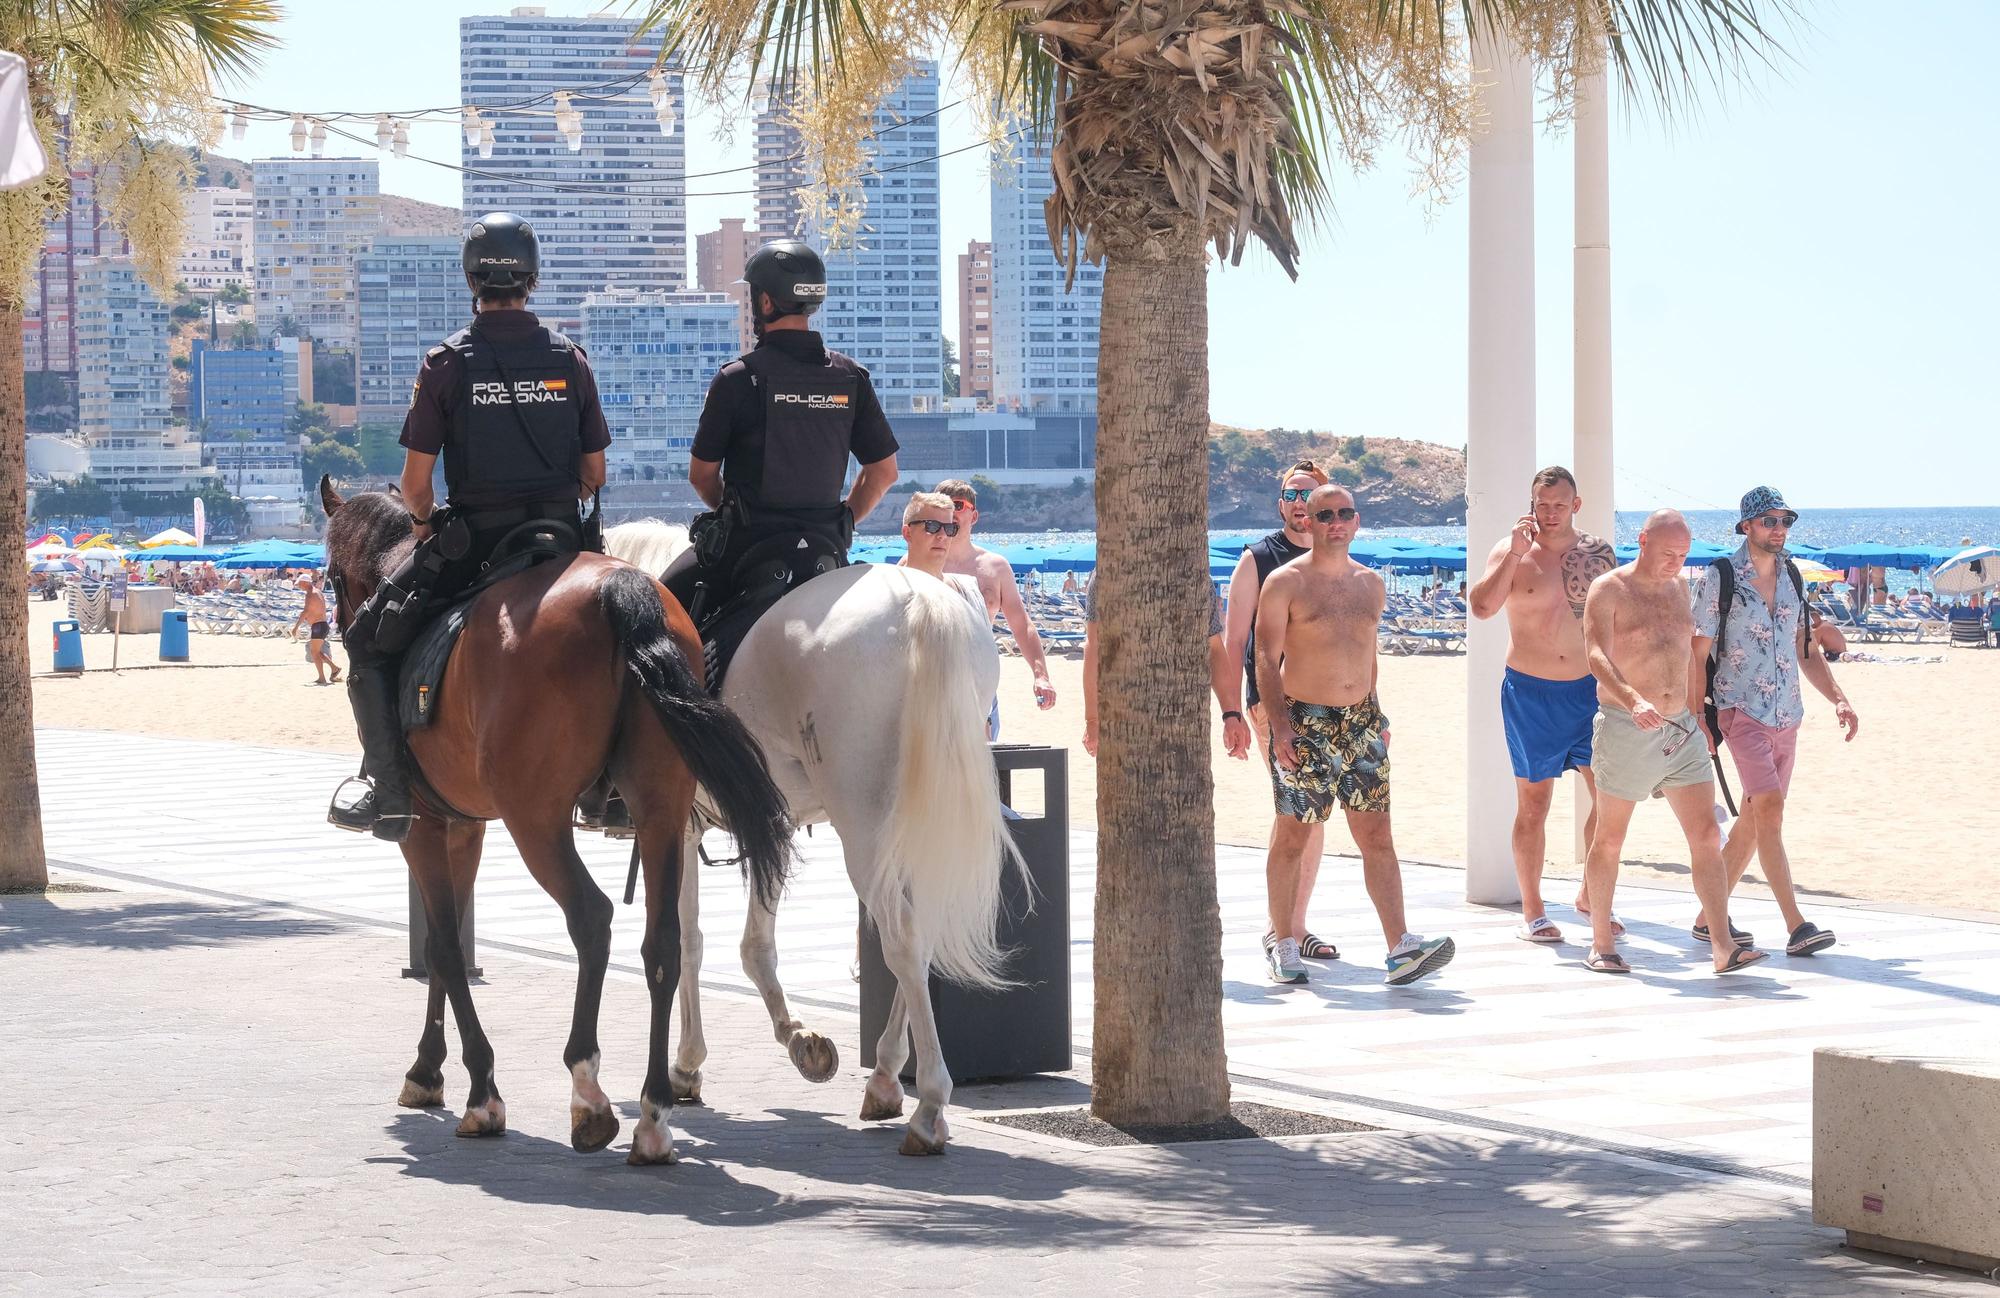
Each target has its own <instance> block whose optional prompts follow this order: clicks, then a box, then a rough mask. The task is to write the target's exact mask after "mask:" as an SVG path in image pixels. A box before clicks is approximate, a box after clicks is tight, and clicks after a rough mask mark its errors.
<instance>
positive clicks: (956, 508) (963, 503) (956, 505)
mask: <svg viewBox="0 0 2000 1298" xmlns="http://www.w3.org/2000/svg"><path fill="white" fill-rule="evenodd" d="M977 508H979V506H977V505H975V504H973V503H972V502H971V501H969V500H954V501H952V502H951V512H952V513H954V514H963V513H964V512H965V511H966V510H968V509H977Z"/></svg>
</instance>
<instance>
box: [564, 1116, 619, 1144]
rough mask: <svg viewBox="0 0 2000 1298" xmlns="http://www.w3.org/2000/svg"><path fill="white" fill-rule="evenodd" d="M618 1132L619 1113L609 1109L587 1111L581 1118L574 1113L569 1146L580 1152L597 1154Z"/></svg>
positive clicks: (571, 1121)
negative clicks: (593, 1111) (594, 1111)
mask: <svg viewBox="0 0 2000 1298" xmlns="http://www.w3.org/2000/svg"><path fill="white" fill-rule="evenodd" d="M617 1134H618V1115H617V1114H615V1113H613V1112H612V1111H611V1110H609V1109H601V1110H599V1111H598V1112H596V1113H585V1114H584V1115H583V1116H582V1117H581V1118H577V1117H575V1116H574V1115H572V1117H571V1119H570V1129H569V1147H570V1148H571V1149H574V1150H575V1151H576V1152H577V1153H579V1154H595V1153H596V1152H597V1151H598V1150H600V1149H602V1148H604V1147H605V1146H606V1145H608V1144H610V1143H611V1141H612V1138H613V1137H615V1136H616V1135H617Z"/></svg>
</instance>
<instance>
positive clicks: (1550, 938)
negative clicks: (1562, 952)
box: [1514, 915, 1563, 946]
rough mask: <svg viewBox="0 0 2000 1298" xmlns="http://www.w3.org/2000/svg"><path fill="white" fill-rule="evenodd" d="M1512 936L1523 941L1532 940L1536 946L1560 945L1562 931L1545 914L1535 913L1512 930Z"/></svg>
mask: <svg viewBox="0 0 2000 1298" xmlns="http://www.w3.org/2000/svg"><path fill="white" fill-rule="evenodd" d="M1514 936H1515V937H1517V938H1519V939H1520V940H1521V941H1523V942H1533V943H1535V944H1536V945H1538V946H1560V945H1562V940H1563V931H1562V930H1561V929H1559V928H1557V927H1556V924H1555V921H1554V920H1552V919H1550V918H1549V917H1548V916H1547V915H1537V916H1535V918H1533V919H1531V920H1529V921H1528V922H1527V923H1525V924H1522V925H1520V926H1519V927H1518V928H1516V929H1515V930H1514Z"/></svg>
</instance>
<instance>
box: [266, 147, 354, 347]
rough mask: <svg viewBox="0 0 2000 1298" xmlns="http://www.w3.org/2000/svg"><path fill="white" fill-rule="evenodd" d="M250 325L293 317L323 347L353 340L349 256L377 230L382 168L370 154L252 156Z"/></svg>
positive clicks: (273, 327)
mask: <svg viewBox="0 0 2000 1298" xmlns="http://www.w3.org/2000/svg"><path fill="white" fill-rule="evenodd" d="M250 167H251V174H252V176H253V177H254V179H255V191H254V192H255V195H256V200H255V201H256V217H255V220H254V222H253V224H252V236H253V239H252V242H253V246H254V250H255V251H254V259H255V261H256V284H257V292H256V301H257V327H258V328H259V329H261V330H263V331H264V332H265V333H266V334H270V333H274V332H276V331H277V329H278V326H279V324H280V323H281V322H282V321H284V320H286V319H287V318H289V319H291V320H294V321H296V322H297V323H298V324H299V325H300V326H301V327H302V328H304V330H305V331H306V332H307V333H309V334H311V335H312V336H313V339H314V341H316V342H317V343H319V344H320V345H321V346H322V347H334V348H339V349H341V350H343V351H351V350H352V349H353V347H354V342H355V325H356V321H355V309H354V258H355V256H356V255H357V254H359V253H360V252H361V250H362V249H364V248H366V247H367V246H368V242H369V240H371V239H373V238H374V237H375V236H376V235H378V234H380V233H381V232H382V211H381V201H380V195H381V192H382V177H381V168H380V167H379V166H378V165H377V164H376V162H375V159H373V158H258V159H256V160H255V161H254V162H252V163H251V164H250Z"/></svg>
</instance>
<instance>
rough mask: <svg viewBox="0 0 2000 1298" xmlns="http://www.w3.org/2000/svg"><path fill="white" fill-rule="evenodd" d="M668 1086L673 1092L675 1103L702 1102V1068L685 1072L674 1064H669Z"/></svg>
mask: <svg viewBox="0 0 2000 1298" xmlns="http://www.w3.org/2000/svg"><path fill="white" fill-rule="evenodd" d="M667 1088H668V1089H669V1090H670V1091H672V1092H673V1096H674V1103H675V1104H700V1103H701V1069H699V1068H697V1069H695V1070H694V1071H693V1072H691V1073H684V1072H682V1071H681V1070H680V1069H679V1068H677V1067H675V1066H674V1065H672V1064H669V1065H667Z"/></svg>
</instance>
